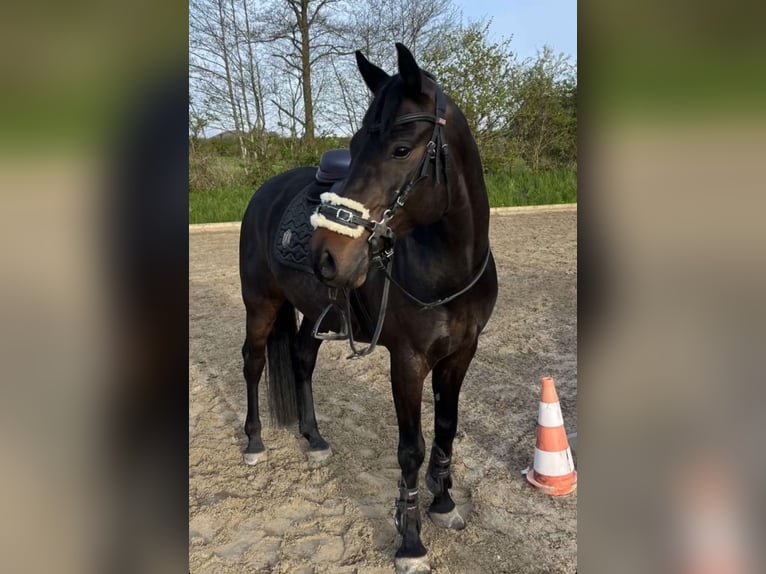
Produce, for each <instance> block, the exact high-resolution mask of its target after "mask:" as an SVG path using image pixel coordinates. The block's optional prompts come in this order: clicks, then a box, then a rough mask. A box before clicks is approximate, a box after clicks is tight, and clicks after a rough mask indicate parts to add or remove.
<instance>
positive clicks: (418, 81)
mask: <svg viewBox="0 0 766 574" xmlns="http://www.w3.org/2000/svg"><path fill="white" fill-rule="evenodd" d="M396 49H397V52H398V56H399V73H398V74H396V75H394V76H389V75H388V74H387V73H386V72H384V71H383V70H381V69H380V68H378V67H377V66H375V65H373V64H371V63H370V62H369V61H367V59H366V58H365V57H364V56H363V55H362V53H361V52H356V61H357V65H358V67H359V71H360V72H361V74H362V78H364V81H365V83H366V84H367V87H368V88H369V89H370V90H371V91H372V93H373V94H374V98H373V101H372V103H371V104H370V107H369V109H368V110H367V113H366V114H365V117H364V121H363V125H362V128H361V129H360V130H359V131H358V132H357V133H356V134H354V136H353V138H351V168H350V171H349V175H348V177H347V178H346V180H345V181H344V182H343V183H342V184H341V185H338V186H336V188H337V189H333V193H327V194H323V196H322V200H323V204H322V206H321V207H320V209H319V211H318V213H317V214H316V215H315V216H314V218H312V223H313V224H314V226H315V228H316V231H315V232H314V236H313V239H312V243H311V248H312V254H313V258H314V269H315V272H316V274H317V276H318V277H319V278H320V279H321V280H322V281H323V282H324V283H326V284H327V285H330V286H333V287H359V286H360V285H362V284H363V283H364V281H365V280H366V278H367V271H368V269H369V264H370V254H371V242H370V239H371V236H372V240H373V241H372V243H373V247H375V246H380V245H382V244H383V243H384V242H386V241H390V237H386V229H390V231H391V232H392V233H393V234H394V235H395V236H396V237H401V236H402V235H405V234H406V233H408V232H409V231H410V230H412V229H413V228H414V227H415V226H417V225H428V224H430V223H433V222H435V221H437V220H438V219H440V218H441V217H442V215H443V214H444V213H445V212H446V211H447V210H448V209H449V203H450V197H449V187H448V185H447V179H446V162H447V146H446V141H445V140H444V139H443V126H444V125H445V124H446V121H447V119H448V118H447V100H446V97H445V96H444V94H443V93H442V91H441V88H439V87H438V86H437V85H436V83H435V82H434V81H433V80H432V79H431V77H430V76H429V75H427V74H426V73H425V72H423V70H421V69H420V67H419V66H418V64H417V62H416V61H415V58H414V57H413V56H412V54H411V53H410V51H409V50H408V49H407V48H405V47H404V46H403V45H401V44H396ZM397 200H398V204H397ZM405 203H406V205H405ZM376 223H377V224H378V227H375V224H376ZM381 223H383V224H384V225H382V226H381V225H380V224H381Z"/></svg>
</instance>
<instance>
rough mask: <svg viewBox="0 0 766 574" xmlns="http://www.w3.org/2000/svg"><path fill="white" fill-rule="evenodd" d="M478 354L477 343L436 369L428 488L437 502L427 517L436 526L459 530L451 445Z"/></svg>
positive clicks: (461, 523)
mask: <svg viewBox="0 0 766 574" xmlns="http://www.w3.org/2000/svg"><path fill="white" fill-rule="evenodd" d="M475 353H476V342H474V343H473V345H471V346H470V347H467V348H465V349H461V350H460V351H457V352H456V353H454V354H452V355H450V356H449V357H446V358H444V359H442V360H441V361H439V362H438V363H437V364H436V365H435V366H434V374H433V390H434V444H433V446H432V447H431V458H430V459H429V461H428V470H427V471H426V485H427V486H428V489H429V490H430V491H431V492H432V493H433V495H434V500H433V502H432V503H431V506H430V508H429V509H428V515H429V517H430V518H431V520H432V521H433V523H434V524H436V525H437V526H442V527H444V528H454V529H456V530H460V529H462V528H465V519H464V517H462V516H460V514H459V513H458V511H457V508H456V507H455V502H454V501H453V500H452V497H451V496H450V494H449V489H450V488H452V474H451V465H452V442H453V441H454V440H455V433H456V432H457V412H458V397H459V395H460V387H461V385H462V384H463V379H464V378H465V374H466V371H468V366H469V365H470V364H471V360H472V359H473V356H474V354H475Z"/></svg>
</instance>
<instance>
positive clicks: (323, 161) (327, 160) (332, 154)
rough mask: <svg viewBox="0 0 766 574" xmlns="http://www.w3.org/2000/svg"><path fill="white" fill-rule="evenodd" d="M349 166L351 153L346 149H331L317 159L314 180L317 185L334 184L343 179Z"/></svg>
mask: <svg viewBox="0 0 766 574" xmlns="http://www.w3.org/2000/svg"><path fill="white" fill-rule="evenodd" d="M350 165H351V152H350V151H349V150H347V149H331V150H328V151H326V152H324V153H323V154H322V157H321V158H320V159H319V169H318V170H317V174H316V180H317V181H318V182H319V183H335V182H336V181H340V180H342V179H345V178H346V176H347V175H348V168H349V166H350Z"/></svg>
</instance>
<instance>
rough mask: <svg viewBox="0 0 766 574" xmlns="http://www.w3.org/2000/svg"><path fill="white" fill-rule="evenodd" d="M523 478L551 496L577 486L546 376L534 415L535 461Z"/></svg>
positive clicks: (555, 397)
mask: <svg viewBox="0 0 766 574" xmlns="http://www.w3.org/2000/svg"><path fill="white" fill-rule="evenodd" d="M527 480H528V481H529V482H530V483H531V484H533V485H535V486H536V487H537V488H539V489H540V490H542V491H543V492H545V493H546V494H551V495H553V496H561V495H564V494H569V493H570V492H573V491H574V490H575V489H576V488H577V472H576V471H575V469H574V461H573V460H572V451H571V450H570V448H569V440H568V439H567V433H566V431H565V430H564V418H563V417H562V416H561V406H560V405H559V397H558V395H557V394H556V387H555V386H554V385H553V379H552V378H550V377H545V378H544V379H543V390H542V396H541V398H540V410H539V411H538V415H537V445H536V446H535V461H534V464H533V466H532V468H531V469H529V470H528V471H527Z"/></svg>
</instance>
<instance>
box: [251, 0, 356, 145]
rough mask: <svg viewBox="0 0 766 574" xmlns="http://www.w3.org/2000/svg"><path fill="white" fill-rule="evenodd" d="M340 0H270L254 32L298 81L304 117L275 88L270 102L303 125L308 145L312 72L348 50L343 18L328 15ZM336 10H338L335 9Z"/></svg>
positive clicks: (311, 136)
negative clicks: (343, 37)
mask: <svg viewBox="0 0 766 574" xmlns="http://www.w3.org/2000/svg"><path fill="white" fill-rule="evenodd" d="M338 2H339V0H272V2H270V3H269V4H267V5H266V6H265V8H264V10H263V11H262V12H261V14H260V18H261V22H262V28H261V31H260V33H259V34H257V35H256V36H255V39H257V40H258V41H261V42H264V43H268V44H271V45H272V50H271V55H272V56H273V57H274V58H276V59H277V61H279V62H280V63H281V64H282V72H283V74H286V75H287V76H289V77H290V78H292V80H293V81H294V82H295V83H296V84H297V87H298V89H299V90H300V92H301V94H302V97H303V110H302V111H303V118H302V119H301V120H299V119H298V117H297V113H296V110H294V109H293V110H291V109H288V108H287V107H285V106H283V105H282V103H281V94H280V92H279V91H277V92H276V93H275V94H274V97H273V98H272V102H273V103H274V105H275V106H276V107H277V108H278V109H279V111H280V112H281V113H282V114H284V115H287V116H289V117H290V118H291V119H292V120H293V122H299V123H300V124H301V125H302V127H303V138H304V141H305V142H306V144H307V145H309V146H311V145H312V144H313V140H314V135H315V131H316V123H315V120H314V104H315V98H314V96H315V94H314V92H313V87H314V83H313V80H314V75H315V74H314V72H315V70H316V68H317V65H318V64H319V63H320V62H322V61H323V60H325V59H327V58H329V57H330V56H331V55H338V54H351V53H352V52H353V50H351V49H350V48H349V47H346V46H345V43H344V42H343V41H342V35H343V34H342V32H343V31H344V30H345V29H344V27H343V24H342V22H341V21H340V20H339V19H338V18H336V17H335V16H331V14H332V12H331V10H330V8H331V7H332V6H333V5H334V4H337V3H338ZM336 14H337V13H336Z"/></svg>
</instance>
